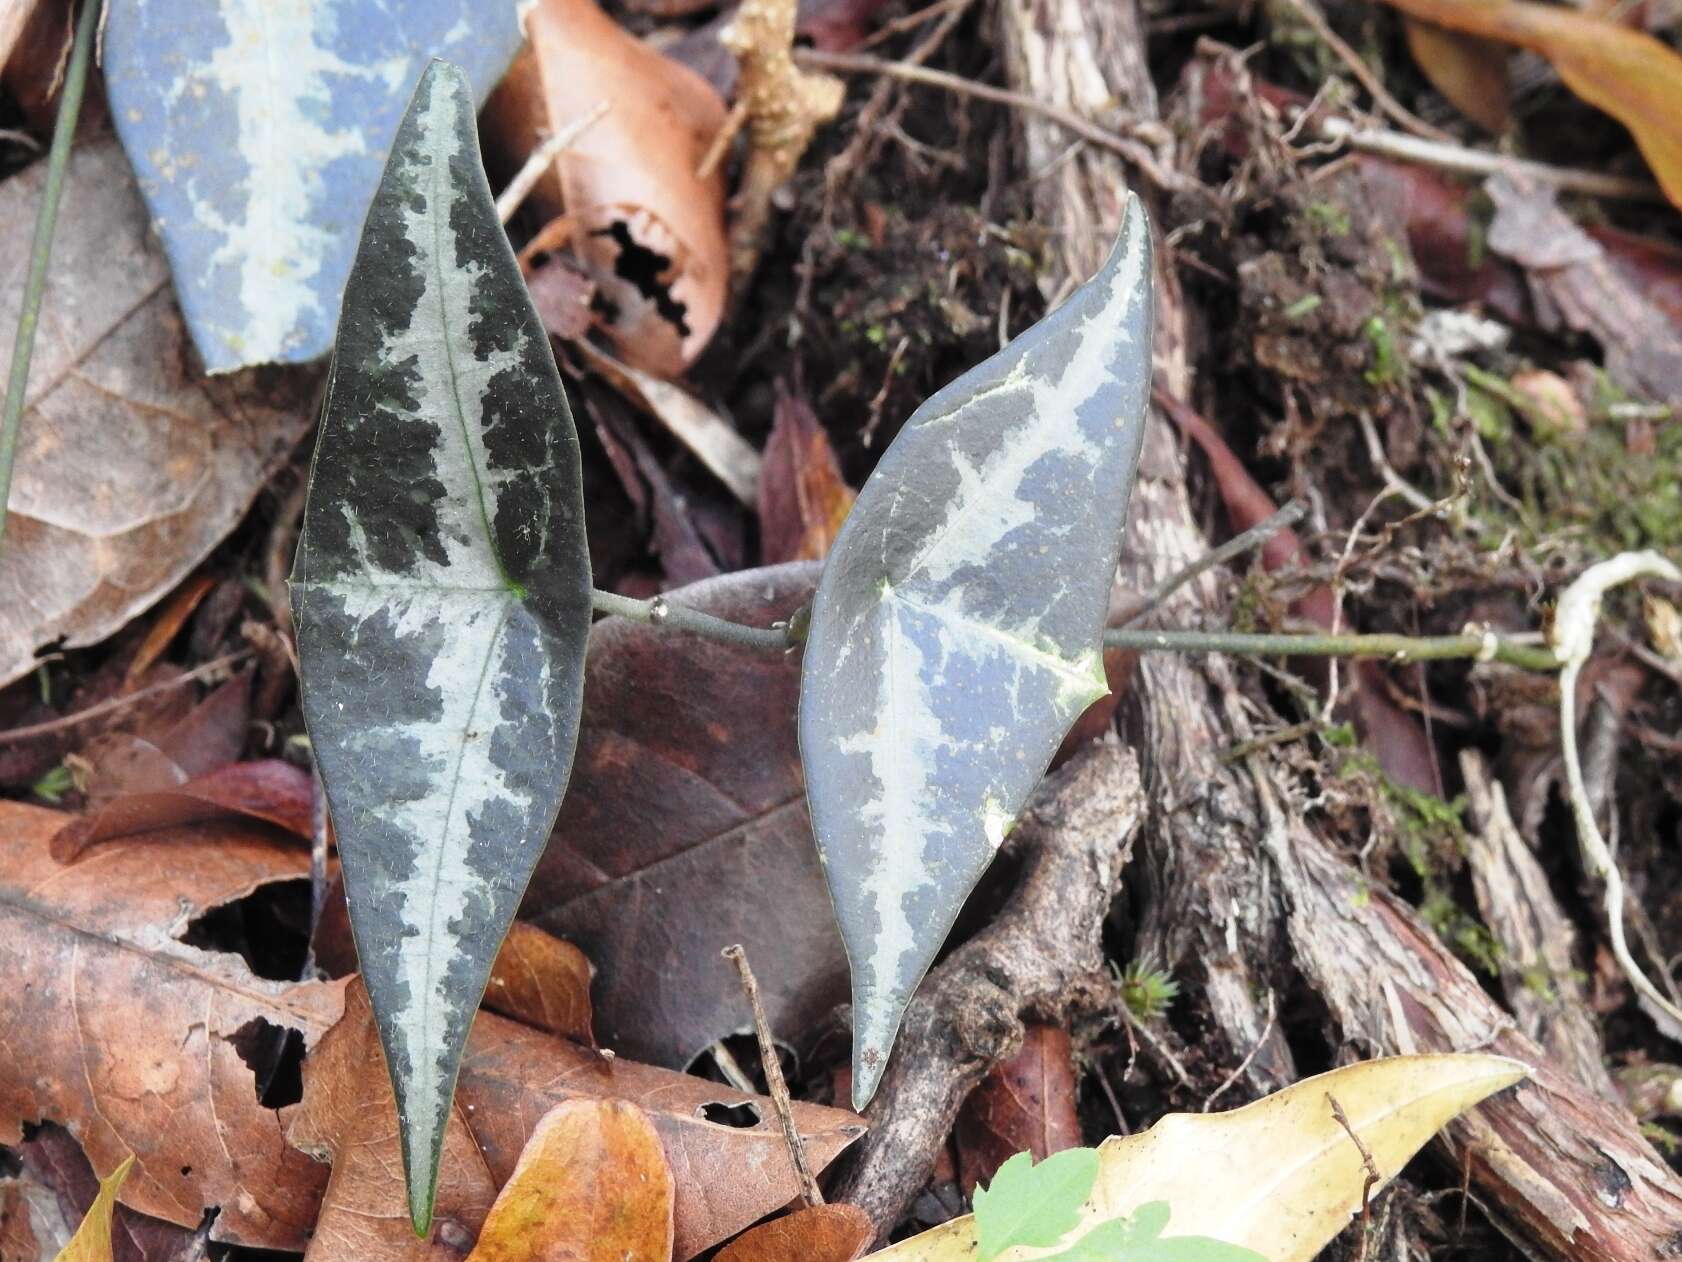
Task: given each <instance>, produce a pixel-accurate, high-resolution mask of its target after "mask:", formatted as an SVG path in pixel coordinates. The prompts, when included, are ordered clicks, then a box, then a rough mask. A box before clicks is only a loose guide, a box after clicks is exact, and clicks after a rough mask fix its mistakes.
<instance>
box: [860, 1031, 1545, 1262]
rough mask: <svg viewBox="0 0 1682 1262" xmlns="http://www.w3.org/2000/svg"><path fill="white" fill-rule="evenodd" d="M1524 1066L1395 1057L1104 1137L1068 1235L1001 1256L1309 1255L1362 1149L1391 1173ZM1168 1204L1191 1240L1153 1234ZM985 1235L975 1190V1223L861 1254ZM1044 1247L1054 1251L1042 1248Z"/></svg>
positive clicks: (1019, 1261) (1356, 1204) (940, 1245)
mask: <svg viewBox="0 0 1682 1262" xmlns="http://www.w3.org/2000/svg"><path fill="white" fill-rule="evenodd" d="M1526 1072H1527V1070H1526V1068H1525V1066H1523V1065H1521V1064H1519V1063H1518V1062H1517V1061H1513V1060H1508V1059H1507V1058H1505V1057H1503V1056H1483V1055H1445V1056H1393V1057H1389V1058H1388V1059H1384V1060H1374V1061H1367V1062H1365V1063H1363V1064H1359V1065H1350V1066H1348V1067H1346V1068H1344V1069H1336V1070H1333V1071H1332V1072H1331V1073H1329V1074H1321V1075H1319V1076H1318V1077H1315V1078H1305V1079H1303V1080H1302V1081H1301V1082H1298V1083H1293V1084H1292V1085H1291V1086H1289V1087H1286V1088H1285V1089H1284V1090H1282V1091H1278V1092H1275V1093H1274V1094H1273V1095H1270V1096H1268V1097H1267V1098H1266V1099H1263V1100H1258V1101H1256V1102H1255V1103H1254V1104H1247V1105H1245V1106H1244V1107H1243V1108H1241V1109H1233V1110H1232V1111H1231V1112H1228V1113H1170V1114H1169V1115H1168V1116H1167V1117H1164V1118H1163V1119H1162V1120H1161V1121H1159V1122H1157V1124H1156V1125H1155V1126H1153V1127H1151V1128H1150V1130H1148V1131H1144V1132H1141V1133H1139V1134H1136V1135H1127V1136H1116V1137H1113V1138H1111V1139H1107V1140H1105V1141H1104V1143H1103V1144H1102V1145H1101V1146H1100V1147H1099V1148H1098V1150H1097V1153H1098V1176H1097V1178H1096V1180H1095V1181H1094V1182H1093V1184H1092V1186H1091V1192H1090V1194H1089V1195H1088V1196H1087V1198H1086V1200H1085V1201H1084V1202H1082V1203H1081V1204H1080V1205H1079V1206H1078V1207H1077V1209H1076V1212H1075V1213H1074V1215H1073V1216H1072V1218H1071V1219H1070V1221H1069V1227H1068V1229H1067V1230H1066V1231H1065V1232H1064V1233H1063V1234H1062V1235H1061V1236H1059V1237H1058V1238H1057V1239H1056V1240H1055V1241H1053V1242H1052V1244H1051V1246H1034V1248H1035V1249H1036V1252H1034V1253H1032V1254H1029V1253H1027V1251H1026V1250H1018V1249H1016V1248H1014V1247H1011V1248H1008V1250H1007V1253H1006V1256H1005V1258H1003V1259H1000V1262H1025V1259H1026V1258H1027V1257H1029V1256H1031V1257H1034V1258H1036V1259H1049V1258H1053V1257H1055V1258H1057V1259H1060V1260H1063V1262H1098V1259H1099V1258H1106V1259H1108V1262H1255V1259H1256V1257H1257V1256H1258V1255H1259V1256H1260V1257H1261V1258H1265V1259H1267V1260H1268V1262H1309V1259H1311V1258H1313V1257H1315V1256H1316V1255H1317V1254H1318V1253H1319V1252H1320V1250H1321V1249H1323V1248H1325V1246H1326V1244H1327V1242H1329V1241H1330V1240H1331V1238H1332V1237H1333V1236H1335V1235H1337V1233H1338V1232H1339V1231H1341V1230H1343V1228H1344V1227H1346V1226H1348V1224H1349V1221H1350V1219H1351V1218H1352V1217H1353V1216H1354V1215H1355V1214H1357V1213H1359V1212H1360V1209H1361V1203H1362V1197H1363V1196H1364V1195H1365V1193H1366V1192H1367V1190H1368V1188H1367V1177H1368V1176H1367V1165H1366V1154H1370V1155H1371V1158H1372V1161H1373V1163H1374V1165H1376V1166H1377V1168H1378V1172H1379V1175H1380V1178H1381V1180H1383V1181H1388V1180H1389V1179H1391V1178H1393V1177H1394V1176H1395V1175H1396V1173H1397V1172H1398V1171H1399V1170H1401V1168H1402V1166H1403V1165H1404V1164H1406V1162H1407V1161H1408V1159H1409V1158H1410V1157H1412V1156H1413V1154H1414V1153H1415V1152H1417V1151H1418V1150H1419V1148H1420V1146H1421V1145H1423V1144H1424V1143H1425V1141H1426V1140H1427V1139H1429V1138H1430V1137H1431V1136H1432V1135H1433V1134H1435V1133H1436V1131H1437V1130H1438V1128H1440V1127H1441V1126H1442V1125H1443V1124H1444V1123H1446V1122H1448V1121H1449V1120H1450V1119H1452V1118H1454V1117H1455V1116H1456V1115H1458V1114H1459V1113H1461V1112H1463V1111H1464V1110H1466V1109H1468V1108H1471V1107H1472V1106H1473V1105H1475V1104H1476V1103H1477V1102H1478V1101H1480V1100H1482V1099H1484V1098H1485V1097H1486V1096H1489V1095H1492V1094H1494V1093H1495V1092H1497V1091H1500V1090H1501V1089H1503V1088H1505V1087H1510V1086H1512V1085H1513V1084H1514V1083H1515V1082H1518V1081H1519V1080H1520V1079H1521V1078H1523V1077H1524V1076H1525V1074H1526ZM1334 1100H1335V1101H1336V1102H1337V1105H1338V1107H1339V1109H1341V1111H1342V1113H1343V1117H1344V1120H1346V1121H1347V1122H1348V1125H1349V1128H1350V1130H1353V1131H1354V1133H1355V1134H1357V1135H1359V1136H1360V1137H1361V1143H1362V1144H1363V1145H1365V1153H1363V1151H1362V1149H1361V1148H1359V1147H1357V1146H1356V1144H1355V1141H1354V1140H1353V1139H1351V1138H1350V1134H1349V1130H1345V1129H1344V1124H1343V1121H1340V1120H1339V1119H1338V1116H1337V1111H1336V1110H1334V1109H1333V1107H1332V1102H1333V1101H1334ZM1058 1155H1059V1156H1064V1155H1067V1154H1061V1153H1060V1154H1058ZM1017 1160H1018V1158H1015V1157H1013V1158H1011V1161H1010V1162H1006V1163H1005V1166H1009V1165H1010V1164H1011V1163H1012V1162H1015V1161H1017ZM1004 1169H1005V1167H1003V1166H1002V1167H1000V1171H999V1172H1000V1174H1003V1173H1004ZM1380 1186H1382V1183H1381V1185H1380ZM1375 1190H1376V1189H1375ZM1169 1207H1172V1210H1173V1219H1174V1221H1175V1222H1176V1223H1178V1224H1179V1225H1180V1226H1181V1227H1183V1228H1184V1229H1185V1230H1187V1231H1188V1232H1196V1233H1197V1234H1196V1235H1185V1236H1178V1235H1176V1236H1164V1235H1162V1232H1163V1230H1164V1229H1165V1228H1166V1227H1167V1225H1168V1219H1167V1210H1168V1208H1169ZM1116 1224H1121V1225H1119V1226H1118V1225H1116ZM984 1230H985V1227H984V1224H983V1211H982V1205H981V1200H980V1198H979V1197H977V1199H976V1212H975V1215H974V1217H972V1218H955V1219H953V1220H952V1221H951V1222H949V1223H944V1224H942V1225H941V1226H939V1227H936V1228H934V1229H933V1230H932V1231H925V1232H924V1233H923V1234H922V1235H920V1236H913V1237H912V1238H911V1239H909V1240H903V1241H901V1242H900V1243H898V1244H896V1245H891V1246H889V1247H888V1248H886V1249H883V1250H881V1251H880V1252H879V1253H874V1254H871V1255H870V1256H871V1257H872V1258H873V1259H877V1260H878V1262H975V1259H976V1258H977V1256H978V1254H979V1256H980V1257H981V1258H982V1259H983V1260H984V1262H985V1259H986V1257H987V1253H986V1248H985V1244H984V1242H985V1241H986V1239H987V1237H986V1236H984V1235H983V1234H982V1233H983V1231H984ZM1020 1243H1026V1242H1020ZM1047 1247H1054V1248H1056V1249H1057V1250H1058V1252H1055V1253H1046V1252H1039V1251H1038V1250H1040V1249H1042V1248H1047ZM1252 1251H1253V1252H1252Z"/></svg>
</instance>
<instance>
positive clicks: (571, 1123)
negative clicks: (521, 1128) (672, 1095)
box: [468, 1100, 672, 1262]
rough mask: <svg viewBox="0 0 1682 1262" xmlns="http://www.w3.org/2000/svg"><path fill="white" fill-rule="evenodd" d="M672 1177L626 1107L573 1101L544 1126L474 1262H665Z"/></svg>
mask: <svg viewBox="0 0 1682 1262" xmlns="http://www.w3.org/2000/svg"><path fill="white" fill-rule="evenodd" d="M671 1256H672V1171H671V1167H670V1166H669V1165H667V1164H666V1154H665V1152H664V1151H663V1150H662V1149H661V1147H660V1136H659V1133H658V1132H657V1131H655V1129H654V1125H653V1123H651V1122H650V1121H649V1120H648V1115H647V1114H646V1113H644V1112H643V1111H642V1110H641V1109H639V1108H638V1107H637V1106H636V1105H634V1104H632V1103H630V1102H629V1101H627V1100H568V1101H566V1102H565V1103H564V1104H558V1105H556V1106H555V1107H554V1108H553V1109H551V1110H549V1112H548V1113H546V1114H544V1116H543V1120H542V1121H540V1122H538V1124H537V1128H536V1129H535V1130H534V1131H532V1134H531V1138H530V1139H529V1140H527V1141H526V1146H525V1148H524V1150H522V1151H521V1153H520V1160H519V1164H517V1165H516V1166H515V1167H514V1173H513V1174H512V1175H511V1176H510V1177H509V1179H508V1182H507V1183H505V1184H504V1185H503V1187H502V1191H501V1192H500V1193H498V1194H497V1198H496V1204H495V1205H493V1206H492V1207H491V1212H490V1217H488V1218H487V1219H486V1220H485V1225H484V1228H483V1230H481V1231H480V1233H479V1243H478V1245H477V1246H475V1247H474V1250H473V1252H472V1253H471V1254H470V1255H469V1258H468V1262H667V1259H669V1258H670V1257H671Z"/></svg>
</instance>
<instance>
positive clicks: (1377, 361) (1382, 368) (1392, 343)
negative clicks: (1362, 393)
mask: <svg viewBox="0 0 1682 1262" xmlns="http://www.w3.org/2000/svg"><path fill="white" fill-rule="evenodd" d="M1361 331H1362V332H1363V333H1365V334H1366V338H1367V341H1368V342H1370V343H1371V344H1372V367H1371V368H1369V369H1367V371H1366V373H1365V374H1364V375H1365V376H1366V379H1367V384H1368V385H1374V386H1381V387H1382V386H1393V385H1397V384H1399V383H1400V382H1402V381H1403V380H1404V379H1406V377H1407V361H1406V360H1404V359H1403V358H1402V357H1401V355H1400V354H1399V353H1398V352H1397V350H1396V339H1395V337H1394V336H1393V335H1392V334H1391V332H1390V325H1389V324H1388V323H1387V322H1386V321H1385V319H1384V317H1383V316H1377V315H1375V316H1373V317H1372V318H1370V319H1369V320H1368V321H1367V322H1366V325H1365V326H1364V327H1363V328H1362V330H1361Z"/></svg>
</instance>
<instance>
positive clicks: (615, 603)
mask: <svg viewBox="0 0 1682 1262" xmlns="http://www.w3.org/2000/svg"><path fill="white" fill-rule="evenodd" d="M590 601H591V603H592V604H593V605H595V607H596V610H597V611H598V612H600V613H605V614H614V615H616V616H618V617H620V618H629V619H631V621H633V622H641V623H646V624H647V625H648V626H651V627H670V628H672V629H673V630H674V631H688V632H690V633H691V634H693V635H700V636H705V637H706V638H707V639H709V640H718V641H719V642H721V643H724V644H737V645H741V646H742V647H744V648H752V649H774V650H777V651H781V650H783V649H787V648H792V647H793V645H794V639H793V637H792V636H790V634H789V632H788V628H787V627H749V626H744V625H743V624H741V623H739V622H729V621H727V620H726V619H724V618H715V617H713V615H712V614H710V613H702V612H701V611H700V610H699V609H690V608H687V607H686V606H683V605H674V604H672V603H671V602H670V601H668V600H667V599H666V598H665V597H664V596H655V597H654V598H653V599H651V600H636V599H634V598H633V597H630V596H620V595H617V594H616V593H614V592H604V591H592V592H591V593H590Z"/></svg>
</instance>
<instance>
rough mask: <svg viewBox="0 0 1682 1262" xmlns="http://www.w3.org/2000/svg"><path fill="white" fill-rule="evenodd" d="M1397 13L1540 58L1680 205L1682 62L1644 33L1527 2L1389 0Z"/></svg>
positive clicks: (1562, 7)
mask: <svg viewBox="0 0 1682 1262" xmlns="http://www.w3.org/2000/svg"><path fill="white" fill-rule="evenodd" d="M1389 3H1390V4H1393V5H1394V6H1395V7H1396V8H1398V9H1401V10H1402V11H1403V12H1405V13H1407V14H1409V15H1411V16H1412V17H1416V18H1419V19H1422V20H1424V21H1427V22H1432V23H1435V24H1436V25H1438V26H1445V27H1447V28H1449V29H1450V30H1454V31H1462V32H1464V33H1466V34H1468V35H1476V36H1480V37H1482V38H1485V39H1495V40H1500V41H1501V42H1502V43H1505V44H1515V45H1517V46H1518V47H1520V48H1528V49H1530V50H1531V51H1532V52H1535V53H1540V54H1541V55H1542V56H1543V57H1546V58H1547V59H1548V60H1549V61H1550V62H1552V63H1553V67H1554V69H1555V70H1557V71H1559V77H1560V78H1561V79H1564V80H1565V85H1566V86H1567V87H1568V88H1570V89H1571V90H1572V91H1573V92H1575V93H1576V94H1577V95H1578V96H1580V97H1582V98H1583V100H1585V101H1587V102H1588V103H1589V104H1590V105H1593V106H1596V107H1597V108H1599V109H1603V110H1605V111H1606V112H1607V113H1608V114H1610V115H1612V117H1614V118H1616V119H1617V120H1618V121H1619V122H1620V123H1622V124H1623V125H1624V126H1625V127H1627V128H1629V130H1630V133H1631V134H1632V135H1633V136H1634V137H1635V143H1636V144H1637V145H1638V146H1639V147H1640V149H1641V153H1642V156H1644V157H1645V158H1646V159H1647V165H1648V166H1650V167H1651V168H1652V170H1653V174H1654V175H1655V176H1656V177H1657V178H1658V181H1659V186H1660V187H1661V188H1663V189H1664V192H1665V196H1666V197H1668V198H1670V200H1671V201H1672V202H1673V203H1674V204H1675V205H1677V206H1682V130H1679V129H1678V127H1677V125H1676V120H1677V118H1678V117H1679V116H1682V55H1679V54H1678V53H1677V52H1676V51H1675V50H1674V49H1672V48H1670V47H1668V46H1667V45H1665V44H1663V43H1661V42H1660V41H1659V40H1657V39H1654V38H1653V37H1652V36H1651V35H1648V34H1647V33H1646V32H1645V31H1637V30H1632V29H1631V28H1629V27H1627V26H1624V25H1622V24H1621V23H1618V22H1614V21H1610V20H1608V19H1607V18H1605V17H1599V16H1596V15H1594V14H1592V13H1588V12H1585V11H1584V10H1581V9H1574V8H1572V7H1570V6H1569V5H1553V4H1532V3H1529V2H1528V0H1494V2H1493V3H1482V4H1468V3H1466V0H1389Z"/></svg>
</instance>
